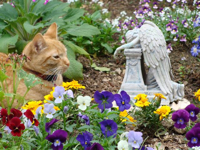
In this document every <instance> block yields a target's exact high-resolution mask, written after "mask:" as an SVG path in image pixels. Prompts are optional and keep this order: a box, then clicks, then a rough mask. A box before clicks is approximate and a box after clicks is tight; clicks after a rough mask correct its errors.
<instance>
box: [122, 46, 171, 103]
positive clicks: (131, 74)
mask: <svg viewBox="0 0 200 150" xmlns="http://www.w3.org/2000/svg"><path fill="white" fill-rule="evenodd" d="M124 54H125V56H126V72H125V76H124V80H123V83H122V85H121V88H120V91H122V90H124V91H126V92H127V93H128V94H129V95H130V97H131V100H132V101H135V100H134V97H135V96H136V95H138V94H142V93H144V94H146V95H147V96H148V99H149V100H150V101H151V99H153V98H154V94H155V93H162V91H161V90H160V89H159V88H157V89H155V88H154V89H149V88H148V87H147V85H145V83H144V78H143V75H142V67H141V66H142V65H141V57H142V49H141V48H132V49H125V50H124ZM162 94H163V93H162ZM161 104H162V105H169V101H168V100H162V101H161Z"/></svg>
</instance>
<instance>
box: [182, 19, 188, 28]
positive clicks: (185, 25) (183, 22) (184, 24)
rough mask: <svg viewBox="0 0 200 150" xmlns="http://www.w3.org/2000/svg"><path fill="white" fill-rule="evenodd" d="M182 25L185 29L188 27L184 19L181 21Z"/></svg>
mask: <svg viewBox="0 0 200 150" xmlns="http://www.w3.org/2000/svg"><path fill="white" fill-rule="evenodd" d="M182 24H183V26H184V27H185V28H187V27H188V23H187V20H186V19H185V20H183V21H182Z"/></svg>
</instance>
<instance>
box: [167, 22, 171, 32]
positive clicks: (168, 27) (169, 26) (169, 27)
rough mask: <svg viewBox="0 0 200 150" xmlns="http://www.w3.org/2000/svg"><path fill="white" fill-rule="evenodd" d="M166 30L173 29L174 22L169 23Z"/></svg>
mask: <svg viewBox="0 0 200 150" xmlns="http://www.w3.org/2000/svg"><path fill="white" fill-rule="evenodd" d="M166 30H167V31H171V30H172V24H171V23H168V24H167V25H166Z"/></svg>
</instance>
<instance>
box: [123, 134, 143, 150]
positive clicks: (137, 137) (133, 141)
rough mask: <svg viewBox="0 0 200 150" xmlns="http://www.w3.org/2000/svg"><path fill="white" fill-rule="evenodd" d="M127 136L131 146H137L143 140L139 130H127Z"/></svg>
mask: <svg viewBox="0 0 200 150" xmlns="http://www.w3.org/2000/svg"><path fill="white" fill-rule="evenodd" d="M127 138H128V143H129V145H131V147H133V148H139V147H140V145H141V144H142V142H143V138H142V133H141V132H135V131H129V132H128V134H127Z"/></svg>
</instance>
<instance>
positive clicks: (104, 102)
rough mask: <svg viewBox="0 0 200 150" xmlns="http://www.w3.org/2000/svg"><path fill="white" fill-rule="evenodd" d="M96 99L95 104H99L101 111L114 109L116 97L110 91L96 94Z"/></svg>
mask: <svg viewBox="0 0 200 150" xmlns="http://www.w3.org/2000/svg"><path fill="white" fill-rule="evenodd" d="M94 99H95V102H97V103H98V104H99V105H98V107H99V109H101V110H104V109H105V108H112V106H113V105H112V102H113V101H114V95H113V94H112V93H111V92H108V91H103V92H101V93H100V92H99V91H96V92H95V93H94Z"/></svg>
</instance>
